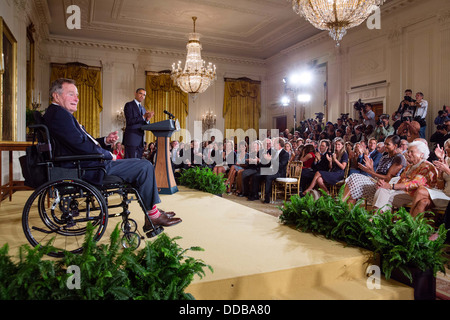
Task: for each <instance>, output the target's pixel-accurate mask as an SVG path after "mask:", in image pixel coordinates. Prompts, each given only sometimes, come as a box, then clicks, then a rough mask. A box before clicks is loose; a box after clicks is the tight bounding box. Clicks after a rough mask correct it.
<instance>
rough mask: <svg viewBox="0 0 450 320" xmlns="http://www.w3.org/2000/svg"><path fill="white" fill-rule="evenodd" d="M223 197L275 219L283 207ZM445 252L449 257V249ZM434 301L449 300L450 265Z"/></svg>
mask: <svg viewBox="0 0 450 320" xmlns="http://www.w3.org/2000/svg"><path fill="white" fill-rule="evenodd" d="M223 197H224V198H225V199H228V200H231V201H235V202H238V203H239V204H241V205H244V206H247V207H250V208H252V209H256V210H259V211H262V212H264V213H267V214H270V215H272V216H275V217H278V216H279V215H280V214H281V210H280V209H278V206H282V205H283V201H281V200H278V201H276V203H263V202H261V201H259V200H255V201H248V200H247V198H245V197H238V196H235V195H232V194H224V195H223ZM447 252H448V254H449V256H450V249H449V250H448V251H447ZM436 299H437V300H450V265H447V268H446V274H444V273H442V272H439V273H438V274H437V276H436Z"/></svg>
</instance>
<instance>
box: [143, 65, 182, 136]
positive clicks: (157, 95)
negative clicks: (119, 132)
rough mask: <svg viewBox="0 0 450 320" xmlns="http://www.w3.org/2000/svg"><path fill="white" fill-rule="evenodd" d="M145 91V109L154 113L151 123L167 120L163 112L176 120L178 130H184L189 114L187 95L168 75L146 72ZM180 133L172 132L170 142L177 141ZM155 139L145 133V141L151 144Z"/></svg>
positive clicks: (150, 134)
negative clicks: (167, 112)
mask: <svg viewBox="0 0 450 320" xmlns="http://www.w3.org/2000/svg"><path fill="white" fill-rule="evenodd" d="M145 90H146V91H147V96H146V97H145V109H147V110H148V111H154V112H155V115H154V116H153V118H152V120H151V122H152V123H153V122H159V121H163V120H167V115H166V114H165V113H164V110H167V111H169V112H170V113H171V114H173V115H174V116H175V119H178V121H179V123H180V128H182V129H186V117H187V116H188V114H189V104H188V101H189V100H188V94H187V93H185V92H183V91H181V89H180V88H179V87H178V86H177V85H176V84H174V83H173V80H172V79H171V78H170V74H167V73H158V72H150V71H148V72H147V77H146V83H145ZM180 135H181V132H174V133H173V135H172V137H171V140H179V139H180ZM155 140H156V138H155V136H154V135H153V133H152V132H150V131H147V133H146V141H148V142H152V141H155Z"/></svg>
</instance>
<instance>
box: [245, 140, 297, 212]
mask: <svg viewBox="0 0 450 320" xmlns="http://www.w3.org/2000/svg"><path fill="white" fill-rule="evenodd" d="M264 156H265V157H266V159H267V160H268V162H270V167H261V168H260V172H259V173H257V174H255V175H254V176H253V180H252V184H251V188H252V191H251V192H252V194H251V197H250V198H249V199H250V200H256V199H257V194H258V188H259V185H260V182H261V181H264V183H265V188H264V202H265V203H269V202H270V195H271V192H272V182H273V181H274V180H275V179H276V178H280V177H286V168H287V165H288V162H289V153H288V152H287V151H286V150H284V140H283V138H276V139H274V142H273V149H272V151H271V153H270V154H269V153H266V154H265V155H264Z"/></svg>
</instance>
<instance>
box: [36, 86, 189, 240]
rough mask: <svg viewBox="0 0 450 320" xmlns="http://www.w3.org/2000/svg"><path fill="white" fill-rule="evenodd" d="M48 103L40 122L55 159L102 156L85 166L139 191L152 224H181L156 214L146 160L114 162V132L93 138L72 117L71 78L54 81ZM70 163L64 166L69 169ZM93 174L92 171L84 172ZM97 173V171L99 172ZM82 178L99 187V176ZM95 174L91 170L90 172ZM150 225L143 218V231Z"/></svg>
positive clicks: (155, 195) (74, 99) (153, 185)
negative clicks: (50, 139)
mask: <svg viewBox="0 0 450 320" xmlns="http://www.w3.org/2000/svg"><path fill="white" fill-rule="evenodd" d="M50 96H51V98H52V104H50V106H49V107H48V108H47V110H46V111H45V114H44V122H45V124H46V125H47V127H48V129H49V131H50V135H51V136H52V137H54V138H55V139H56V140H57V141H58V142H59V146H58V147H59V149H58V150H56V151H57V153H58V155H59V156H71V155H83V154H103V155H104V158H105V161H103V162H100V161H90V163H89V166H91V167H93V166H97V167H98V166H104V168H105V170H106V173H107V174H108V175H114V176H118V177H120V178H122V179H123V180H125V181H127V182H128V183H131V184H133V185H134V186H135V187H136V188H137V189H138V192H139V195H140V196H141V198H142V200H143V202H144V205H145V207H146V209H147V210H148V211H147V216H148V217H149V218H150V219H151V220H152V223H153V224H154V225H159V226H165V227H168V226H173V225H175V224H177V223H180V222H181V219H180V218H174V217H173V216H174V214H173V213H171V214H169V213H167V214H166V213H164V212H162V211H159V210H158V208H157V207H156V204H158V203H160V202H161V200H160V198H159V194H158V186H157V185H156V179H155V169H154V167H153V165H152V164H151V162H150V161H148V160H146V159H119V160H116V158H115V155H113V154H112V153H111V152H110V150H111V146H112V145H113V144H114V143H115V142H116V141H117V139H118V138H119V137H118V135H117V131H115V132H111V133H110V134H109V135H108V136H106V137H104V138H99V139H94V138H93V137H92V136H91V135H89V133H87V132H86V131H85V129H84V127H83V126H82V125H80V124H79V123H78V121H77V119H75V117H74V116H73V113H74V112H75V111H77V106H78V101H79V100H78V89H77V87H76V85H75V81H74V80H71V79H58V80H56V81H54V82H53V83H52V85H51V88H50ZM69 165H71V164H65V166H66V167H67V166H69ZM87 172H93V171H87ZM98 172H101V170H99V171H98ZM98 172H97V174H96V175H92V174H91V175H87V174H86V175H85V176H84V177H83V179H85V180H88V181H89V182H91V183H94V184H101V182H102V179H103V175H102V174H98ZM94 173H95V171H94ZM150 227H151V225H150V223H149V221H148V219H145V225H144V231H145V232H146V231H148V228H150Z"/></svg>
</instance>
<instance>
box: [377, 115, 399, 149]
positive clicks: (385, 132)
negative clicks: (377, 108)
mask: <svg viewBox="0 0 450 320" xmlns="http://www.w3.org/2000/svg"><path fill="white" fill-rule="evenodd" d="M394 133H395V130H394V127H393V126H391V125H390V124H389V115H388V114H382V115H380V117H379V119H378V121H377V127H376V128H375V130H374V132H373V135H372V136H373V137H374V138H375V139H376V140H377V141H378V142H382V141H384V139H385V138H386V137H388V136H390V135H393V134H394Z"/></svg>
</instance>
